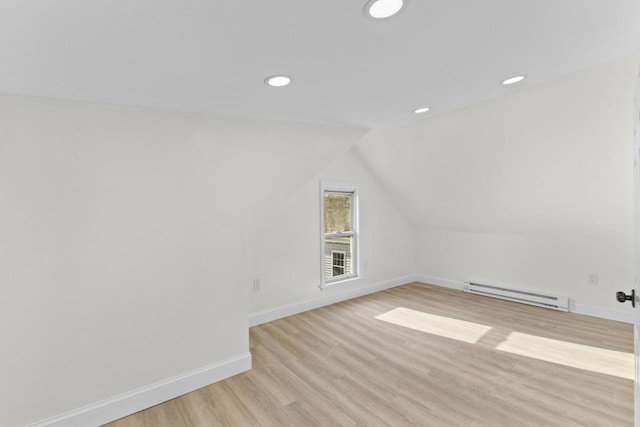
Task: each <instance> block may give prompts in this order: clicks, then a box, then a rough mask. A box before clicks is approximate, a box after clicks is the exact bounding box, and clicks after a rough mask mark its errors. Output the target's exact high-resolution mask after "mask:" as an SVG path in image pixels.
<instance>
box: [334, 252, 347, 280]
mask: <svg viewBox="0 0 640 427" xmlns="http://www.w3.org/2000/svg"><path fill="white" fill-rule="evenodd" d="M346 257H347V253H346V252H343V251H331V259H332V260H333V262H332V265H333V276H342V275H343V274H344V266H345V265H344V260H345V258H346Z"/></svg>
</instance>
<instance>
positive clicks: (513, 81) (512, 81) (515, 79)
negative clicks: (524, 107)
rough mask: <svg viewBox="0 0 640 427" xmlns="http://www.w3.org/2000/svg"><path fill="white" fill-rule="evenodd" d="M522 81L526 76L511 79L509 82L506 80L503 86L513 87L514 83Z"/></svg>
mask: <svg viewBox="0 0 640 427" xmlns="http://www.w3.org/2000/svg"><path fill="white" fill-rule="evenodd" d="M522 80H524V76H513V77H509V78H508V79H507V80H504V81H503V82H502V84H503V85H512V84H514V83H518V82H521V81H522Z"/></svg>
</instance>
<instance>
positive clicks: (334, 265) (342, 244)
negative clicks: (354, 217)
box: [324, 236, 353, 279]
mask: <svg viewBox="0 0 640 427" xmlns="http://www.w3.org/2000/svg"><path fill="white" fill-rule="evenodd" d="M352 243H353V237H351V236H349V237H327V238H326V239H325V245H324V277H325V278H326V279H330V278H331V277H335V276H342V275H344V274H351V273H352V272H353V266H352V262H351V260H352V251H351V248H352Z"/></svg>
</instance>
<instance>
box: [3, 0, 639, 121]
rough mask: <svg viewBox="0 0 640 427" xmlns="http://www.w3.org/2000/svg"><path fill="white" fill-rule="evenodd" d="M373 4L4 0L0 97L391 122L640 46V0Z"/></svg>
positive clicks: (347, 0) (348, 0) (357, 0)
mask: <svg viewBox="0 0 640 427" xmlns="http://www.w3.org/2000/svg"><path fill="white" fill-rule="evenodd" d="M365 2H366V1H365V0H342V1H327V0H233V1H232V0H209V1H202V0H199V1H192V0H165V1H154V0H132V1H86V0H60V1H49V0H0V92H3V93H10V94H22V95H35V96H44V97H55V98H64V99H73V100H82V101H92V102H99V103H113V104H124V105H134V106H146V107H157V108H166V109H173V110H180V111H189V112H203V113H212V114H221V115H229V116H237V117H244V118H260V119H278V120H288V121H306V122H319V123H332V124H348V125H352V126H361V127H366V128H384V127H388V126H393V125H399V124H404V123H410V122H412V121H417V120H421V119H424V118H425V117H427V118H428V117H430V116H434V115H437V114H440V113H443V112H447V111H451V110H454V109H457V108H460V107H462V106H465V105H469V104H473V103H475V102H478V101H481V100H483V99H487V98H491V97H494V96H499V95H504V94H506V93H510V92H513V91H517V90H518V89H519V88H523V87H527V86H530V85H535V84H539V83H541V82H545V81H548V80H550V79H554V78H557V77H559V76H562V75H566V74H569V73H572V72H576V71H579V70H583V69H586V68H588V67H591V66H593V65H596V64H601V63H606V62H609V61H611V60H614V59H616V58H619V57H622V56H625V55H629V54H632V53H638V52H640V2H638V1H634V0H588V1H587V0H585V1H579V0H569V1H558V0H536V1H527V0H490V1H483V0H478V1H444V0H442V1H438V0H434V1H426V0H425V1H423V0H408V1H407V6H406V8H405V10H403V11H402V12H401V13H400V14H398V15H397V16H395V17H393V18H391V19H388V20H385V21H381V22H374V21H372V20H369V19H366V18H365V17H364V16H363V6H364V4H365ZM276 73H286V74H289V75H291V76H292V77H293V79H294V84H293V85H291V86H289V87H287V88H283V89H279V90H278V89H273V88H269V87H266V86H265V85H264V83H263V80H264V78H265V77H267V76H269V75H272V74H276ZM514 74H526V75H527V76H528V78H527V80H525V82H524V83H522V84H520V85H519V87H504V86H502V85H500V84H499V82H500V81H501V80H503V79H504V78H506V77H508V76H511V75H514ZM421 106H429V107H431V109H432V110H431V112H430V113H427V115H426V116H420V117H417V116H416V115H414V114H413V112H412V111H413V110H414V109H415V108H417V107H421Z"/></svg>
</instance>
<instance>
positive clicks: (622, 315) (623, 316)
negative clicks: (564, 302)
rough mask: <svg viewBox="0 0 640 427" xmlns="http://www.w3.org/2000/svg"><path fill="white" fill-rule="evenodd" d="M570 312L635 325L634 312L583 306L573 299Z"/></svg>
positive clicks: (570, 302) (570, 301)
mask: <svg viewBox="0 0 640 427" xmlns="http://www.w3.org/2000/svg"><path fill="white" fill-rule="evenodd" d="M569 312H571V313H576V314H584V315H586V316H593V317H600V318H602V319H609V320H617V321H618V322H625V323H634V313H633V312H632V311H619V310H611V309H610V308H604V307H598V306H595V305H588V304H582V303H579V302H577V301H574V300H572V299H570V300H569Z"/></svg>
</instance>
